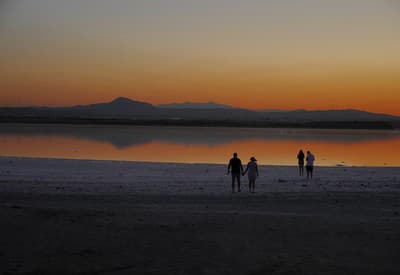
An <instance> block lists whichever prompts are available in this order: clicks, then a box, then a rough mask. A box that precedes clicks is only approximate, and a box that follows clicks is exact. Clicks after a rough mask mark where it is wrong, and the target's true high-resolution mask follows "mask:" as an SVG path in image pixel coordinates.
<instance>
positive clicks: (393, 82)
mask: <svg viewBox="0 0 400 275" xmlns="http://www.w3.org/2000/svg"><path fill="white" fill-rule="evenodd" d="M321 2H322V1H316V0H301V1H296V3H292V2H291V1H265V2H259V1H248V2H247V1H246V3H244V2H242V1H227V0H219V1H209V0H205V1H201V2H199V1H190V0H189V1H182V0H171V1H168V3H167V2H165V1H156V0H155V1H121V0H120V1H113V3H110V2H109V1H103V0H98V1H92V0H87V1H75V0H73V1H60V0H59V1H49V0H34V1H21V2H12V1H5V2H4V3H3V4H2V13H0V22H1V27H0V35H1V37H2V38H3V39H2V41H1V43H0V58H1V60H2V62H1V65H0V75H1V76H0V90H1V91H2V92H1V94H0V105H2V106H27V105H48V106H70V105H77V104H89V103H94V102H106V101H110V100H112V99H113V98H115V97H119V96H123V97H128V98H131V99H134V100H140V101H145V102H149V103H152V104H162V103H171V102H184V101H191V102H209V101H213V102H218V103H223V104H229V105H232V106H235V107H243V108H248V109H288V110H291V109H300V108H302V109H310V110H315V109H348V108H351V109H361V110H365V111H371V112H379V113H389V114H394V115H400V110H399V108H398V103H399V102H400V92H399V90H400V52H399V51H398V49H397V46H398V45H400V36H399V35H398V29H399V27H400V19H399V18H400V16H399V14H400V5H399V4H398V3H396V1H391V0H384V1H372V0H366V1H352V2H351V3H348V1H342V0H340V1H334V2H333V1H332V2H331V1H330V2H329V3H328V2H324V3H321Z"/></svg>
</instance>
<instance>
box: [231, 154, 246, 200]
mask: <svg viewBox="0 0 400 275" xmlns="http://www.w3.org/2000/svg"><path fill="white" fill-rule="evenodd" d="M231 169H232V170H231ZM230 172H232V193H234V192H235V179H236V180H237V183H238V192H240V176H241V174H243V166H242V161H241V160H240V159H239V158H238V157H237V153H233V158H231V159H230V161H229V164H228V174H229V173H230Z"/></svg>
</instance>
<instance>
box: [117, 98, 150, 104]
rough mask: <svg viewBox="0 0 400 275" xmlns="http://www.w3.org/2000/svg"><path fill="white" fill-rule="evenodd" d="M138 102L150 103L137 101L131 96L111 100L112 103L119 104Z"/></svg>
mask: <svg viewBox="0 0 400 275" xmlns="http://www.w3.org/2000/svg"><path fill="white" fill-rule="evenodd" d="M137 103H142V104H149V103H145V102H140V101H135V100H132V99H130V98H126V97H117V98H116V99H114V100H113V101H111V102H110V104H117V105H129V104H137Z"/></svg>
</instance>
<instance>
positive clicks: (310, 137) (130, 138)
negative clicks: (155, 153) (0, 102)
mask: <svg viewBox="0 0 400 275" xmlns="http://www.w3.org/2000/svg"><path fill="white" fill-rule="evenodd" d="M11 134H12V135H21V136H28V137H29V136H58V137H71V138H78V139H86V140H92V141H98V142H107V143H111V144H112V145H114V146H115V147H117V148H119V149H123V148H126V147H130V146H135V145H142V144H146V143H150V142H163V143H171V144H184V145H208V146H216V145H221V144H227V143H232V142H238V141H245V140H255V139H257V140H264V141H267V142H268V141H271V142H272V141H279V140H283V141H307V142H317V141H318V142H326V143H330V142H331V143H333V142H334V143H360V142H367V141H382V140H390V139H398V138H400V132H398V131H382V130H322V129H321V130H317V129H261V128H217V127H212V128H207V127H204V128H202V127H142V126H126V125H124V126H110V125H107V126H99V125H85V126H82V125H24V124H10V125H2V127H0V135H11Z"/></svg>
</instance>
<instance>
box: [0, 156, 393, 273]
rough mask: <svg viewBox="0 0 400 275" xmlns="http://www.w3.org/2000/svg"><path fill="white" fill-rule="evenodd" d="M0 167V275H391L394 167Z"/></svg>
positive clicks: (73, 163)
mask: <svg viewBox="0 0 400 275" xmlns="http://www.w3.org/2000/svg"><path fill="white" fill-rule="evenodd" d="M225 172H226V165H216V164H176V163H138V162H119V161H91V160H56V159H33V158H6V157H3V158H0V191H1V192H0V213H1V215H0V217H1V220H2V223H1V227H0V228H1V232H2V234H1V235H0V236H1V237H0V247H1V248H2V249H0V273H1V274H400V262H399V261H398V255H400V233H399V232H400V214H399V212H400V168H375V167H368V168H358V167H316V168H315V175H314V179H312V180H306V179H305V178H304V177H299V176H298V171H297V167H294V166H293V167H289V166H287V167H284V166H262V165H261V166H260V173H261V175H260V178H259V179H258V180H257V182H256V193H255V194H251V193H248V192H247V179H246V177H243V178H242V181H243V182H242V183H243V184H242V192H241V193H235V194H231V186H230V176H225Z"/></svg>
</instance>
